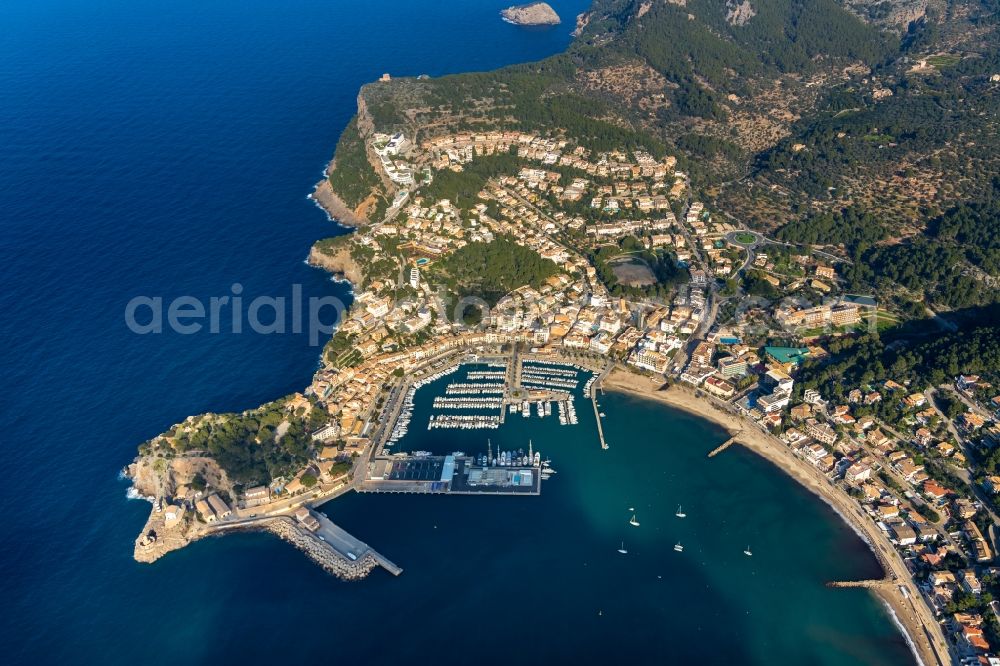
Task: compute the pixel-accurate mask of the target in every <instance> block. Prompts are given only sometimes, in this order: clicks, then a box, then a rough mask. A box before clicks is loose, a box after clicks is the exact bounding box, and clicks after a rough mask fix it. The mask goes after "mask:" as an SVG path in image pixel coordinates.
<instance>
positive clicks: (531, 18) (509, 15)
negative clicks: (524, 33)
mask: <svg viewBox="0 0 1000 666" xmlns="http://www.w3.org/2000/svg"><path fill="white" fill-rule="evenodd" d="M500 16H502V17H503V20H504V21H507V22H508V23H513V24H514V25H559V24H560V23H561V22H562V21H561V20H560V18H559V14H556V10H554V9H552V7H550V6H549V4H548V3H546V2H532V3H530V4H527V5H514V6H513V7H508V8H507V9H505V10H503V11H502V12H500Z"/></svg>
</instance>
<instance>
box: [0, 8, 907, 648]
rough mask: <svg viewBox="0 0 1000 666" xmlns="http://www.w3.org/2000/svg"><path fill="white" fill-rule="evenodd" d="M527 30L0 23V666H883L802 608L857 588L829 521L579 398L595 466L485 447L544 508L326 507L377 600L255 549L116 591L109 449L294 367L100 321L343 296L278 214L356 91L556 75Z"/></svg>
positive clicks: (263, 15)
mask: <svg viewBox="0 0 1000 666" xmlns="http://www.w3.org/2000/svg"><path fill="white" fill-rule="evenodd" d="M550 2H551V4H552V5H553V6H555V8H556V9H557V10H558V11H559V13H560V14H562V16H563V17H564V18H565V19H567V22H566V23H564V25H563V26H560V27H557V28H551V29H540V30H524V29H519V28H516V27H514V26H511V25H508V24H505V23H503V22H502V21H500V20H499V17H498V16H497V12H498V10H499V9H500V8H501V7H502V6H504V5H505V4H509V1H508V2H502V1H501V2H498V1H494V0H440V1H438V2H433V3H413V2H403V1H402V0H373V1H372V2H363V3H361V2H348V1H347V0H284V1H282V2H273V1H268V0H246V1H245V2H241V3H236V2H231V1H227V0H173V1H171V2H158V1H156V0H101V1H100V2H94V1H93V0H7V1H5V2H3V3H0V26H2V29H0V91H2V92H0V220H2V223H3V231H4V233H3V235H2V236H0V270H2V271H3V272H2V275H3V278H4V280H3V284H4V289H3V290H2V291H0V308H2V312H3V317H0V337H2V339H3V341H4V348H3V354H2V356H0V371H2V375H3V377H4V384H3V387H4V390H3V393H2V395H3V401H2V403H3V408H4V417H5V418H4V429H3V434H2V436H0V445H2V447H3V452H4V463H5V467H4V483H3V485H2V486H0V501H2V508H3V509H4V515H5V519H6V524H5V527H6V533H5V538H4V539H2V540H0V566H2V567H3V575H2V576H0V596H2V598H3V599H4V602H5V606H4V612H3V614H2V615H0V618H2V620H0V645H2V646H3V652H2V655H3V660H4V662H5V663H15V664H21V663H24V664H67V663H69V664H77V663H88V664H89V663H101V664H136V663H143V664H171V665H173V664H180V663H185V664H187V663H190V664H199V663H216V664H219V663H234V662H243V663H256V662H275V661H281V662H283V663H294V662H298V661H307V660H308V661H324V662H325V661H333V660H337V659H356V660H363V661H364V662H365V663H384V662H390V661H399V660H400V659H402V658H409V659H411V660H415V662H416V663H424V662H426V661H430V660H431V659H434V660H442V659H448V660H451V661H459V662H468V661H478V662H486V663H500V662H504V663H509V661H511V659H509V657H510V656H511V655H514V657H519V658H520V661H521V662H522V663H524V662H525V661H529V662H530V661H533V662H538V661H540V660H542V659H548V660H551V661H569V660H571V659H573V660H577V661H582V662H589V661H592V660H595V659H597V658H604V659H606V660H612V663H616V662H617V661H618V660H619V658H621V657H622V656H627V657H630V658H634V659H635V660H636V661H643V662H653V661H657V662H662V661H665V660H674V661H680V660H682V659H687V658H693V657H694V656H696V655H705V656H706V659H705V660H706V661H710V662H714V661H722V660H724V659H725V658H731V659H735V660H736V661H737V662H743V661H758V662H762V661H764V660H766V657H767V656H768V655H769V654H775V655H779V656H788V655H790V654H794V655H800V654H801V655H807V656H806V657H803V660H804V659H806V658H811V657H810V656H809V655H812V656H815V655H819V657H818V659H819V660H820V661H822V660H828V661H831V662H835V663H853V662H856V661H868V662H870V663H903V662H906V661H907V656H906V653H905V650H904V649H903V647H902V644H901V639H900V638H899V636H898V634H897V633H896V632H895V631H894V630H893V627H892V625H891V623H890V622H889V621H888V620H887V619H886V618H885V616H884V615H883V614H882V612H881V610H880V609H879V608H878V606H877V605H876V604H875V603H874V601H872V600H871V599H870V598H869V597H867V596H866V595H865V594H864V593H860V592H857V591H850V590H840V591H828V590H826V589H825V588H822V582H823V581H824V580H826V579H827V578H843V577H850V576H857V577H861V576H867V575H870V574H871V573H872V572H873V563H872V560H871V557H870V556H869V555H867V553H866V552H865V550H864V548H863V547H862V546H861V544H860V542H858V541H857V539H856V538H854V537H853V536H852V535H851V533H850V532H849V531H848V530H847V529H846V528H845V527H844V526H843V525H841V524H840V523H839V522H838V521H837V520H836V518H835V516H833V515H832V514H831V513H830V512H829V511H828V510H826V509H825V508H824V507H823V506H822V505H820V504H818V503H817V502H815V501H814V500H812V499H811V498H809V497H808V495H806V494H804V493H803V492H802V491H800V490H799V489H798V488H796V487H795V486H794V484H792V483H791V482H790V481H788V480H787V479H785V478H783V477H782V476H781V475H780V474H778V473H776V472H775V470H773V469H772V468H770V467H768V466H767V465H766V464H764V463H763V462H762V461H759V460H757V459H755V458H753V457H752V456H749V455H748V454H746V453H745V452H742V451H732V452H727V454H726V455H725V456H721V457H719V458H718V459H713V461H712V465H711V466H710V467H709V466H706V465H705V461H704V460H703V459H702V458H703V455H704V451H706V450H708V449H709V448H711V446H712V443H713V442H716V441H717V440H718V439H719V437H720V436H721V435H720V433H718V432H716V431H714V430H712V429H711V428H709V427H708V426H707V425H705V424H704V423H701V422H699V421H695V420H692V419H690V418H688V417H686V416H684V415H680V414H676V413H673V412H670V411H668V410H664V409H662V408H659V407H653V406H647V405H644V404H642V403H637V402H634V401H630V400H628V399H626V398H622V397H613V396H608V398H606V399H605V409H606V410H607V412H608V414H609V419H608V433H609V439H610V440H611V441H612V445H613V448H612V449H611V451H608V452H601V451H599V450H597V449H596V440H595V437H594V434H593V432H592V424H591V425H588V423H589V422H588V421H587V419H588V418H589V419H592V418H593V417H592V415H588V412H587V410H586V409H583V408H582V407H583V406H584V405H583V403H581V409H580V416H581V421H582V423H581V425H580V426H579V427H578V428H574V429H570V428H564V429H559V428H558V427H557V426H554V422H555V419H554V417H553V418H552V419H551V422H550V423H542V422H540V421H538V420H537V419H532V420H531V421H529V422H519V421H517V419H520V418H521V417H515V419H514V422H512V423H511V424H510V426H509V427H508V428H505V429H503V430H501V431H499V432H497V433H494V434H495V440H494V441H501V440H506V439H509V440H510V441H511V444H510V446H513V445H514V444H519V445H522V446H523V443H524V441H525V440H526V439H527V437H528V436H529V430H528V428H529V426H530V427H531V430H530V436H531V437H533V438H534V441H535V442H536V444H538V445H539V446H541V447H542V449H543V451H544V452H545V453H546V454H548V455H551V456H552V458H553V459H554V460H555V461H556V462H555V465H556V467H557V468H558V469H559V474H558V475H557V476H556V478H554V479H553V480H552V481H550V482H549V483H548V485H547V486H546V488H545V490H544V494H543V495H542V497H539V498H521V499H512V498H454V497H388V496H357V495H351V496H348V497H345V498H343V499H342V500H338V501H337V502H334V503H331V504H329V505H327V510H328V511H329V513H330V514H331V515H332V516H334V517H335V518H336V520H338V521H339V522H341V523H343V524H344V525H345V526H346V527H348V528H349V529H351V530H353V531H355V532H357V534H358V535H359V536H360V537H362V538H364V539H366V540H368V541H369V542H370V543H371V544H372V545H374V546H376V547H378V548H380V549H382V550H384V551H385V553H386V554H387V555H388V556H389V557H391V558H393V559H394V560H396V561H398V562H399V563H400V564H401V565H402V566H404V567H405V568H406V572H405V573H404V574H403V576H401V577H400V578H398V579H396V578H391V577H390V576H388V575H386V574H383V573H381V572H378V573H376V574H375V575H373V576H372V577H371V578H370V579H368V580H366V581H364V582H362V583H359V584H345V583H340V582H338V581H336V580H334V579H332V578H330V577H329V576H327V575H325V574H324V573H322V572H321V571H320V570H319V569H318V568H316V567H314V566H313V565H311V564H310V563H309V562H308V561H307V560H305V558H303V557H302V556H301V555H300V554H299V553H298V552H296V551H295V550H294V549H292V548H290V547H288V546H287V545H286V544H284V543H282V542H280V541H278V540H277V539H273V538H270V537H267V536H264V535H239V536H231V537H226V538H222V539H210V540H207V541H204V542H200V543H197V544H194V545H193V546H192V547H190V548H187V549H184V550H182V551H179V552H177V553H173V554H171V555H170V556H168V557H166V558H164V559H163V560H161V561H160V562H158V563H156V564H155V565H153V566H146V565H139V564H137V563H135V562H134V561H133V560H132V558H131V553H132V543H133V539H134V538H135V536H136V534H137V533H138V531H139V529H140V528H141V526H142V524H143V522H144V520H145V518H146V515H147V513H148V510H149V507H148V505H147V504H146V503H144V502H141V501H127V500H126V499H125V498H124V494H125V489H126V485H125V484H124V483H123V482H122V481H120V480H118V479H117V472H118V470H119V469H120V468H121V466H122V465H124V464H125V463H127V462H128V461H129V460H131V458H132V457H133V456H134V454H135V447H136V445H137V443H139V442H141V441H143V440H145V439H147V438H149V437H151V436H153V435H155V434H157V433H159V432H161V431H163V430H164V429H166V428H168V427H169V426H170V425H171V424H173V423H176V422H178V421H180V420H182V419H184V418H185V417H186V416H187V415H189V414H193V413H199V412H202V411H206V410H212V411H229V410H239V409H245V408H248V407H252V406H255V405H257V404H259V403H261V402H264V401H266V400H270V399H273V398H275V397H277V396H280V395H284V394H287V393H289V392H291V391H295V390H300V389H301V388H302V387H303V386H305V385H306V384H307V383H308V381H309V378H310V376H311V375H312V373H313V371H314V370H315V368H316V363H317V357H318V350H317V349H316V348H314V347H310V346H309V344H308V341H307V339H306V337H305V336H295V335H277V336H259V335H248V334H244V335H235V334H232V333H230V332H225V333H224V334H223V335H214V336H213V335H209V334H207V333H204V334H199V335H190V336H182V335H174V334H165V335H162V336H146V337H140V336H137V335H134V334H132V333H130V332H129V331H128V330H127V328H126V327H125V323H124V318H123V311H124V307H125V303H126V302H127V301H128V300H129V299H131V298H132V297H134V296H138V295H148V296H162V297H164V298H165V299H167V300H169V299H170V298H173V297H175V296H179V295H186V294H190V295H194V296H197V297H200V298H203V299H207V298H209V297H211V296H221V295H226V294H228V293H229V290H230V286H231V285H232V284H233V283H234V282H239V283H241V284H242V285H243V286H244V296H245V297H246V298H247V299H248V300H249V299H250V298H252V297H254V296H258V295H270V296H282V295H285V296H287V295H288V294H289V293H290V290H291V286H292V284H301V285H302V286H303V293H304V295H305V296H306V297H308V296H314V295H315V296H318V295H326V294H331V293H333V294H340V295H344V291H345V290H344V289H343V287H342V286H338V285H335V284H333V283H331V282H330V280H329V279H328V276H326V275H325V274H323V273H321V272H319V271H315V270H312V269H309V268H308V267H306V266H304V265H303V264H302V260H303V259H304V258H305V256H306V254H307V252H308V248H309V245H310V244H311V243H312V242H313V241H314V240H315V239H317V238H320V237H323V236H327V235H330V234H333V233H338V232H339V230H338V229H337V228H336V227H335V226H334V225H332V224H330V223H329V222H328V221H327V220H326V218H325V217H324V215H323V214H322V212H320V211H319V210H317V209H316V208H315V207H314V206H313V205H312V204H311V203H310V202H309V201H307V200H306V198H305V197H306V194H307V193H308V192H309V191H310V189H311V186H312V185H313V183H314V182H315V181H316V180H318V179H319V177H320V174H321V171H322V168H323V166H324V164H325V163H326V162H327V160H328V159H329V158H330V156H331V154H332V151H333V148H334V145H335V142H336V139H337V136H338V134H339V133H340V131H341V129H342V128H343V127H344V126H345V124H346V123H347V121H348V119H349V118H350V116H351V114H353V113H354V109H355V98H356V94H357V89H358V86H360V85H361V84H363V83H365V82H368V81H371V80H374V79H376V78H377V77H378V76H379V75H381V74H382V73H383V72H387V71H388V72H391V73H392V74H394V75H400V74H410V75H413V74H420V73H427V74H430V75H441V74H446V73H449V72H458V71H467V70H485V69H491V68H494V67H498V66H501V65H504V64H507V63H513V62H524V61H529V60H533V59H538V58H542V57H544V56H546V55H549V54H552V53H556V52H558V51H560V50H562V49H563V48H564V47H565V46H566V45H567V44H568V43H569V39H570V38H569V34H568V33H569V30H570V27H571V20H570V17H572V16H573V15H575V14H576V13H577V12H579V11H582V10H583V9H585V7H586V5H587V0H550ZM430 390H431V389H428V391H430ZM415 425H416V424H415ZM417 434H418V432H417V431H416V430H414V431H413V435H414V436H416V435H417ZM434 434H435V436H437V435H439V434H441V431H437V432H436V433H434ZM453 434H454V433H453ZM462 434H463V435H464V434H469V433H462ZM477 437H478V435H477ZM438 441H440V443H441V445H442V446H444V448H445V449H446V450H451V449H452V448H466V449H467V450H469V451H470V452H471V451H472V449H473V446H474V445H475V444H476V442H475V441H473V440H472V439H469V440H461V441H460V442H456V444H455V445H452V444H451V443H449V442H448V441H447V440H446V439H445V438H444V437H443V436H442V437H440V438H439V440H438ZM458 443H460V444H461V446H458V445H457V444H458ZM479 443H480V444H481V443H482V442H481V440H480V442H479ZM422 448H427V447H426V446H425V447H422ZM730 453H731V455H730ZM709 473H711V476H708V474H709ZM632 475H636V476H634V477H633V476H632ZM675 496H676V497H675ZM709 498H710V499H709ZM679 501H683V502H684V503H685V505H686V506H687V507H688V513H689V515H690V518H688V519H687V521H688V522H686V523H685V524H684V525H683V526H679V525H675V524H674V523H673V522H672V521H671V520H670V517H671V516H670V514H672V511H673V508H674V504H675V502H679ZM633 504H634V505H636V506H637V507H640V508H641V514H640V515H641V518H642V523H643V524H642V527H641V528H640V529H639V530H638V531H629V530H628V529H625V528H627V526H626V525H625V524H624V520H625V519H626V518H627V515H626V514H625V513H624V512H623V507H626V506H631V505H633ZM681 527H683V528H684V529H685V530H687V531H684V532H679V531H677V530H680V528H681ZM657 535H659V536H657ZM677 538H680V539H683V540H684V542H685V544H687V547H688V549H687V550H686V551H685V553H684V554H683V559H680V558H677V557H674V555H675V554H674V553H673V551H672V550H671V548H670V547H671V546H672V544H673V540H674V539H677ZM621 539H627V540H628V542H629V543H628V545H629V549H630V555H629V558H628V559H627V560H626V561H625V562H622V561H621V560H619V559H616V558H617V557H618V554H617V553H615V552H614V551H615V549H616V548H617V544H618V542H619V541H620V540H621ZM745 541H752V542H753V546H754V551H755V555H754V558H753V562H752V564H753V567H750V568H749V569H748V567H749V565H750V563H749V562H747V561H744V560H743V559H742V558H743V556H742V555H741V553H740V551H742V549H743V548H744V547H745V545H746V544H745V543H744V542H745ZM699 551H701V552H699ZM701 562H705V564H701ZM658 575H659V576H662V578H656V576H658ZM598 612H599V613H600V614H598ZM848 646H853V647H854V648H856V649H857V650H858V652H856V653H854V652H850V651H849V649H851V648H849V647H848ZM792 660H793V661H799V658H798V656H795V657H793V659H792Z"/></svg>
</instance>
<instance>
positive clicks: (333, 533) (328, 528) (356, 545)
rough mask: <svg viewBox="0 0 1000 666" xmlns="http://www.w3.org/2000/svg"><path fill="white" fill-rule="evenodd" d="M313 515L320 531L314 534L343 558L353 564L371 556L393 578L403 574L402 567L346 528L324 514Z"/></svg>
mask: <svg viewBox="0 0 1000 666" xmlns="http://www.w3.org/2000/svg"><path fill="white" fill-rule="evenodd" d="M312 514H313V516H314V517H315V518H316V520H318V521H319V529H317V530H316V531H315V532H314V534H316V536H317V537H319V538H320V540H321V541H325V542H326V544H327V545H328V546H330V548H332V549H333V550H335V551H336V552H337V553H338V554H340V555H341V556H343V557H345V558H346V559H348V560H350V561H352V562H357V561H359V560H361V559H362V558H364V557H365V556H366V555H370V556H371V557H373V558H374V559H375V561H376V562H377V563H378V565H379V566H381V567H382V568H383V569H385V570H386V571H388V572H389V573H391V574H392V575H393V576H398V575H399V574H401V573H403V569H402V568H401V567H399V566H397V565H396V564H393V563H392V562H391V561H390V560H389V559H388V558H387V557H385V556H384V555H382V554H381V553H379V552H378V551H376V550H375V549H374V548H372V547H371V546H369V545H368V544H366V543H365V542H364V541H361V540H360V539H358V538H357V537H355V536H353V535H352V534H351V533H349V532H348V531H347V530H345V529H344V528H342V527H340V526H338V525H336V524H334V522H333V521H332V520H330V519H329V518H327V517H326V516H325V515H323V514H322V513H319V512H318V511H313V512H312Z"/></svg>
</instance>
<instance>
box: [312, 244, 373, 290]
mask: <svg viewBox="0 0 1000 666" xmlns="http://www.w3.org/2000/svg"><path fill="white" fill-rule="evenodd" d="M341 238H345V237H344V236H338V237H336V238H331V239H325V240H321V241H317V242H316V243H315V244H314V245H313V246H312V247H311V248H310V249H309V258H308V259H307V260H306V262H307V263H308V264H309V265H310V266H315V267H316V268H322V269H323V270H325V271H329V272H330V273H333V274H334V276H336V277H338V278H342V279H345V280H347V281H349V282H350V283H351V284H353V285H361V284H363V282H364V273H363V271H362V269H361V266H360V265H358V262H356V261H355V260H354V258H353V257H351V248H350V245H349V244H347V243H346V242H340V241H339V239H341Z"/></svg>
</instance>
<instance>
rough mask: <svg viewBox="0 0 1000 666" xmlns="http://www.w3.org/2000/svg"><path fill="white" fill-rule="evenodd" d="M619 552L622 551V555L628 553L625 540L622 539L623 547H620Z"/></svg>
mask: <svg viewBox="0 0 1000 666" xmlns="http://www.w3.org/2000/svg"><path fill="white" fill-rule="evenodd" d="M618 552H619V553H621V554H622V555H625V554H626V553H628V551H627V550H625V542H624V541H622V547H621V548H619V549H618Z"/></svg>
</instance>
